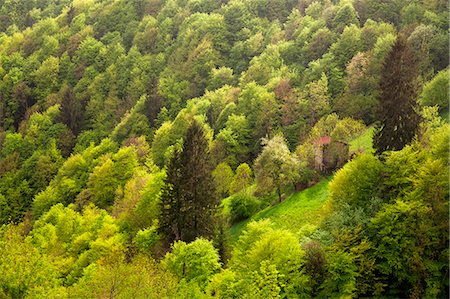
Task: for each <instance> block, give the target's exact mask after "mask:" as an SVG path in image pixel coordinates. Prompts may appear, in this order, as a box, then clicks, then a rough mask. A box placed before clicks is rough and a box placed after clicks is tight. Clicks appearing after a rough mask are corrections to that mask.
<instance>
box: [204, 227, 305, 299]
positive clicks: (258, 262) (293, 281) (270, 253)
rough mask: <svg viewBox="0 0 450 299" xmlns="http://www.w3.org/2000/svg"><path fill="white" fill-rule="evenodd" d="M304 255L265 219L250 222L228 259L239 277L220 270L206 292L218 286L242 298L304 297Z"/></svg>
mask: <svg viewBox="0 0 450 299" xmlns="http://www.w3.org/2000/svg"><path fill="white" fill-rule="evenodd" d="M303 255H304V252H303V250H302V249H301V247H300V243H299V242H298V240H297V238H296V237H295V236H294V235H293V234H292V233H290V232H289V231H285V230H275V229H273V228H272V227H271V223H270V221H268V220H265V221H260V222H252V223H250V224H249V225H248V226H247V229H246V231H244V233H243V234H242V235H241V237H240V238H239V241H238V242H237V243H236V246H235V249H234V251H233V258H232V259H231V261H230V270H231V271H233V272H235V273H238V274H239V279H235V276H234V274H233V272H231V271H230V272H228V273H226V272H225V273H226V275H225V273H224V272H222V273H220V274H218V275H217V276H216V277H214V278H213V280H212V284H211V285H210V288H209V292H211V290H212V289H214V288H217V289H218V290H219V293H225V294H229V293H231V294H240V296H242V297H244V298H277V297H279V296H281V297H283V296H286V297H292V296H294V297H300V298H307V297H308V288H307V286H306V282H307V277H306V276H305V275H304V273H303V271H302V264H303V261H302V257H303ZM236 278H237V277H236ZM221 280H222V281H221Z"/></svg>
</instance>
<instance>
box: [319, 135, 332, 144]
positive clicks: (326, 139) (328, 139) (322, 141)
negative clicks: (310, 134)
mask: <svg viewBox="0 0 450 299" xmlns="http://www.w3.org/2000/svg"><path fill="white" fill-rule="evenodd" d="M330 142H331V137H330V136H322V137H319V138H318V139H317V140H316V143H317V144H320V145H324V144H329V143H330Z"/></svg>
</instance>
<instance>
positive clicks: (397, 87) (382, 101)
mask: <svg viewBox="0 0 450 299" xmlns="http://www.w3.org/2000/svg"><path fill="white" fill-rule="evenodd" d="M381 76H382V77H381V82H380V89H381V94H380V97H379V103H378V108H377V112H376V118H377V120H378V125H377V128H376V131H375V135H374V138H373V145H374V148H375V150H376V153H377V154H381V153H383V152H384V151H389V150H400V149H402V148H403V147H404V146H405V145H406V144H408V143H410V142H411V140H412V139H413V138H414V135H415V133H416V130H417V128H418V125H419V122H420V116H419V115H418V113H417V111H416V106H417V102H416V99H417V76H418V64H417V59H416V57H415V56H414V53H413V51H412V50H411V48H410V46H409V45H408V44H407V42H406V40H405V39H404V38H403V37H401V36H399V37H398V38H397V41H396V43H395V44H394V46H393V47H392V50H391V51H390V52H389V54H388V55H387V57H386V59H385V61H384V64H383V70H382V74H381Z"/></svg>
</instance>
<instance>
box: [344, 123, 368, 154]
mask: <svg viewBox="0 0 450 299" xmlns="http://www.w3.org/2000/svg"><path fill="white" fill-rule="evenodd" d="M373 132H374V127H373V126H371V127H369V128H367V130H365V131H364V133H363V134H361V135H360V136H358V137H357V138H355V139H353V140H352V141H350V153H355V152H371V151H372V150H373V148H372V140H373Z"/></svg>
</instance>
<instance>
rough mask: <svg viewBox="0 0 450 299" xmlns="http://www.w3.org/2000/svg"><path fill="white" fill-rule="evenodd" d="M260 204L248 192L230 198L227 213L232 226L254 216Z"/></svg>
mask: <svg viewBox="0 0 450 299" xmlns="http://www.w3.org/2000/svg"><path fill="white" fill-rule="evenodd" d="M260 206H261V202H260V201H259V199H258V198H256V197H255V196H254V195H253V194H251V193H250V192H249V191H245V190H244V191H241V192H239V193H236V194H235V195H233V196H232V197H230V201H229V213H230V215H229V216H230V218H229V219H230V222H231V223H232V224H234V223H237V222H240V221H242V220H245V219H247V218H249V217H251V216H252V215H253V214H255V213H256V212H257V211H258V209H259V208H260Z"/></svg>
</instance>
